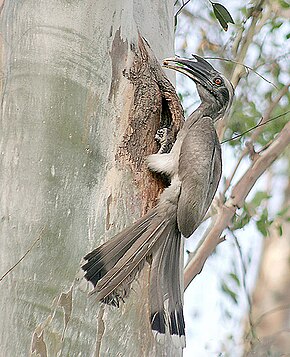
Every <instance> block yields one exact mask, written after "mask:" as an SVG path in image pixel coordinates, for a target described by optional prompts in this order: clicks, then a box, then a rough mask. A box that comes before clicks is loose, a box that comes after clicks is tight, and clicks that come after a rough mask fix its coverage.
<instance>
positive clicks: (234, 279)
mask: <svg viewBox="0 0 290 357" xmlns="http://www.w3.org/2000/svg"><path fill="white" fill-rule="evenodd" d="M229 276H230V277H231V278H232V279H233V281H234V282H235V283H236V284H237V285H238V286H241V282H240V279H239V277H238V276H237V275H236V274H234V273H230V274H229Z"/></svg>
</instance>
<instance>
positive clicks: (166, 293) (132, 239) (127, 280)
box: [82, 207, 184, 345]
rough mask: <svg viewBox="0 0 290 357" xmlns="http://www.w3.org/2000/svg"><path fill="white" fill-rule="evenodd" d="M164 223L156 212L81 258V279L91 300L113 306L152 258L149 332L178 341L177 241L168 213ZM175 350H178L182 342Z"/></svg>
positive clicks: (180, 330) (172, 218)
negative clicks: (87, 283)
mask: <svg viewBox="0 0 290 357" xmlns="http://www.w3.org/2000/svg"><path fill="white" fill-rule="evenodd" d="M169 211H171V212H172V214H168V213H169V212H168V211H167V212H166V213H167V214H166V218H164V215H163V214H160V210H158V208H157V207H156V208H154V209H152V210H151V211H149V212H148V213H147V214H146V215H145V216H143V217H142V218H140V219H139V220H138V221H137V222H136V223H135V224H133V225H132V226H130V227H129V228H127V229H125V230H124V231H122V232H121V233H119V234H117V235H116V236H115V237H113V238H112V239H110V240H109V241H107V242H106V243H104V244H103V245H101V246H100V247H98V248H96V249H95V250H93V251H92V252H91V253H89V254H87V255H86V256H85V259H86V260H87V263H86V264H84V265H83V266H82V269H83V270H84V271H85V272H86V273H85V278H86V279H87V280H88V281H90V282H92V283H93V285H94V287H95V289H94V290H93V291H92V293H96V294H97V299H98V300H99V301H102V302H104V303H106V304H110V305H113V306H117V307H119V304H120V301H123V300H124V298H125V297H126V296H127V295H128V294H129V290H130V284H131V283H132V281H133V280H134V278H135V276H136V274H137V272H138V271H140V269H141V268H142V267H143V264H144V262H145V260H146V258H148V257H149V256H151V255H152V269H151V276H150V301H149V306H150V310H151V327H152V330H153V332H155V333H156V334H157V335H159V336H161V335H162V334H165V332H166V331H169V333H170V334H171V335H172V336H173V337H174V336H175V337H179V338H181V339H182V341H184V319H183V311H182V297H181V292H180V246H181V236H180V232H179V231H178V229H177V227H176V217H175V214H174V212H176V210H174V209H173V208H172V210H169ZM181 345H184V343H183V342H182V343H181Z"/></svg>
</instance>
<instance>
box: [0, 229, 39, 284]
mask: <svg viewBox="0 0 290 357" xmlns="http://www.w3.org/2000/svg"><path fill="white" fill-rule="evenodd" d="M43 231H44V227H43V228H42V229H41V230H40V232H39V235H38V237H37V238H36V239H35V241H34V242H33V243H32V244H31V246H30V247H29V248H28V249H27V251H26V252H25V253H24V254H23V255H22V257H21V258H20V259H19V260H18V261H17V262H16V263H15V264H14V265H12V267H11V268H9V269H8V270H7V271H6V273H5V274H3V275H2V276H1V278H0V282H1V281H2V280H3V279H4V278H5V277H6V276H7V275H8V274H9V273H11V271H12V270H13V269H14V268H16V267H17V265H18V264H20V263H21V262H22V260H23V259H24V258H25V257H26V256H27V254H29V253H30V252H31V250H32V249H33V247H34V246H35V244H36V243H37V242H38V241H39V240H40V239H41V238H42V233H43Z"/></svg>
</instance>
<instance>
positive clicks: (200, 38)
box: [176, 0, 290, 355]
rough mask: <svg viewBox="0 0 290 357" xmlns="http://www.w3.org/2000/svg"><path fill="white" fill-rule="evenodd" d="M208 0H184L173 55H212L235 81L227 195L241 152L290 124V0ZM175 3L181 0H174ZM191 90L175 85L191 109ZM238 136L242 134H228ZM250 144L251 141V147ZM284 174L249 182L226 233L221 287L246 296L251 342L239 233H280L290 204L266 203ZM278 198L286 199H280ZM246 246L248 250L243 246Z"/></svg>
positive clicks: (256, 148)
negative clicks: (226, 266) (228, 249)
mask: <svg viewBox="0 0 290 357" xmlns="http://www.w3.org/2000/svg"><path fill="white" fill-rule="evenodd" d="M210 3H211V5H212V8H211V7H210V6H205V5H206V4H207V1H204V2H202V3H199V2H190V3H187V5H186V9H185V10H184V11H181V12H180V14H179V21H178V26H177V30H176V38H177V40H176V43H177V48H178V54H179V55H181V56H185V57H190V56H191V54H192V53H198V54H199V55H201V56H204V57H207V58H212V59H213V61H212V63H213V65H214V66H215V67H217V68H219V69H220V70H221V71H222V72H223V73H225V74H226V75H227V77H229V78H231V80H232V82H233V83H234V84H235V85H236V98H235V102H234V104H233V109H232V114H231V116H230V118H229V119H228V120H227V122H226V125H225V128H224V131H223V140H225V141H227V142H225V144H223V145H224V147H225V146H227V147H228V148H229V149H230V150H231V152H232V154H233V157H235V160H236V163H235V165H234V167H235V168H234V169H232V168H231V169H230V170H227V165H224V176H225V179H224V182H227V185H228V186H227V187H223V188H224V191H222V192H221V195H224V197H222V199H228V198H229V197H230V194H231V188H232V186H233V185H234V184H235V183H236V182H237V180H238V178H236V176H238V175H237V174H236V171H237V172H238V173H240V171H241V170H243V172H245V168H244V167H245V165H248V164H246V162H249V161H250V160H249V159H248V161H245V157H246V156H248V157H249V156H250V155H249V154H251V155H253V154H255V153H259V152H263V150H264V149H265V148H266V147H267V146H268V145H269V143H271V141H272V140H273V139H274V138H275V137H276V136H277V135H278V134H279V133H280V131H281V130H282V128H283V127H284V126H285V124H286V123H287V122H289V118H290V114H289V110H290V93H289V89H288V90H287V87H286V85H287V84H288V83H287V81H289V65H288V63H289V47H288V48H287V43H286V40H287V39H289V37H290V28H289V25H287V21H286V18H285V17H286V16H287V14H286V11H285V10H286V9H288V7H289V5H288V4H287V2H286V1H284V0H276V1H272V2H267V3H266V2H265V1H263V0H260V1H258V0H256V1H254V2H252V3H251V4H244V3H239V2H235V3H228V2H224V3H225V4H226V6H227V9H226V8H225V7H223V5H222V4H217V3H213V2H211V1H210ZM180 5H182V4H181V3H180V2H179V6H180ZM220 6H222V7H220ZM212 9H213V11H211V10H212ZM218 10H220V11H218ZM230 14H232V15H233V18H234V19H235V24H233V22H234V21H231V20H232V17H231V15H230ZM216 19H218V21H219V22H220V25H221V26H222V27H223V28H224V29H225V30H226V29H228V23H232V24H233V25H231V26H230V27H229V31H228V33H225V32H224V31H223V29H221V28H220V27H219V25H218V24H217V21H216ZM205 29H206V30H205ZM214 58H216V60H214ZM222 58H224V59H225V61H223V60H222ZM240 64H241V65H240ZM243 65H245V66H243ZM190 93H192V88H191V89H189V88H187V85H186V83H185V86H183V87H181V89H180V97H181V98H182V99H183V100H184V103H185V105H186V107H187V108H189V110H188V112H189V111H190V110H191V107H190V105H191V102H192V100H191V101H190V96H191V95H192V94H190ZM264 120H266V121H267V123H264V124H263V126H261V127H260V128H258V129H257V130H256V129H254V130H252V128H253V127H256V126H257V125H259V123H261V122H263V121H264ZM235 136H239V137H238V138H237V139H235V140H232V138H233V137H235ZM248 143H250V144H251V145H250V146H248ZM250 148H252V149H251V150H252V152H251V150H250ZM250 159H251V158H250ZM252 159H254V158H253V157H252ZM283 159H284V161H283V166H284V167H287V165H288V167H290V164H289V152H287V151H286V152H285V154H284V157H283ZM281 160H282V158H281V159H280V161H281ZM241 163H242V164H243V165H244V166H243V165H241ZM285 163H286V164H285ZM241 166H242V167H243V168H241ZM288 170H289V169H288ZM232 174H233V177H232ZM285 174H286V175H287V174H289V172H287V170H284V171H283V172H282V171H278V170H271V175H270V176H271V181H270V183H269V184H268V185H266V180H265V178H263V179H262V181H263V182H262V184H259V189H257V188H255V187H254V189H253V191H254V193H253V194H252V195H251V197H248V199H247V202H246V203H245V204H244V205H243V207H241V208H240V209H239V211H238V214H237V215H236V216H235V218H234V220H233V222H232V223H231V226H230V227H229V229H228V231H227V232H228V233H227V236H229V238H228V240H231V241H232V242H233V243H234V244H233V246H232V249H233V253H232V254H233V255H235V254H237V255H238V257H239V259H232V264H231V271H229V272H228V274H227V275H226V276H223V278H221V281H220V284H219V285H220V290H221V292H222V294H223V295H224V296H225V297H227V298H228V300H229V303H230V304H234V305H235V306H236V307H237V306H239V308H241V304H242V300H243V299H242V296H244V300H246V302H247V306H248V313H249V315H248V318H249V325H250V327H251V329H252V331H251V336H252V337H251V338H252V339H253V340H255V338H256V335H255V331H254V327H253V326H254V322H253V321H252V318H253V317H252V315H251V310H252V301H251V287H250V285H251V286H253V278H252V277H251V275H250V274H249V273H248V272H249V271H252V270H253V264H257V262H255V263H253V259H252V255H253V254H252V253H253V252H252V251H251V248H250V247H249V244H250V243H248V245H247V244H245V243H244V242H243V244H241V238H240V237H243V238H242V240H243V241H244V240H248V241H250V240H253V239H257V237H258V236H262V237H264V239H268V237H269V236H270V235H271V234H272V232H273V231H274V232H277V233H278V235H279V236H281V237H283V234H284V232H283V224H284V222H287V221H288V220H289V216H290V215H289V211H290V208H289V206H287V205H286V206H285V207H282V206H280V207H278V208H276V209H275V210H274V211H273V208H272V207H271V206H272V202H275V200H276V197H275V195H274V194H273V192H274V191H275V192H276V191H277V190H278V189H280V193H281V194H283V192H281V190H283V187H281V188H279V187H277V186H275V183H276V182H278V181H279V182H280V180H281V179H282V177H284V178H285ZM229 180H230V181H229ZM228 181H229V182H228ZM280 204H282V205H283V201H281V203H280ZM249 227H251V232H253V229H254V230H255V233H254V235H253V233H251V234H250V236H248V234H247V233H246V232H247V230H248V229H249ZM244 246H248V248H246V249H245V248H243V247H244ZM220 250H222V248H221V249H220ZM221 254H222V253H221ZM241 267H242V268H241ZM249 284H250V285H249ZM222 306H223V309H224V315H225V316H226V317H227V319H230V320H232V319H234V318H235V316H234V315H235V314H234V313H233V310H231V307H230V305H227V304H222ZM235 311H236V310H235ZM236 338H237V337H234V338H232V339H231V342H228V343H225V344H224V345H226V346H227V351H226V352H227V353H229V354H230V355H233V353H234V352H232V350H231V348H234V344H235V343H237V340H236ZM234 354H235V353H234Z"/></svg>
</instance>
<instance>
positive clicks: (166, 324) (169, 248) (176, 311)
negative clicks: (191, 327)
mask: <svg viewBox="0 0 290 357" xmlns="http://www.w3.org/2000/svg"><path fill="white" fill-rule="evenodd" d="M180 249H181V235H180V232H179V231H178V230H177V229H171V231H170V233H169V235H168V236H167V239H166V240H164V244H163V246H162V247H160V248H159V251H158V253H157V254H156V255H155V257H154V259H155V258H156V261H157V263H158V269H155V266H154V262H153V265H152V276H151V279H150V286H151V289H150V292H151V298H150V301H152V302H154V304H151V327H152V330H153V331H155V334H157V335H158V334H164V333H165V330H166V328H167V329H168V330H169V333H170V335H171V336H172V337H173V341H174V342H175V344H176V345H178V346H181V347H184V346H185V325H184V317H183V309H182V295H181V291H180ZM154 259H153V260H154ZM158 291H162V292H163V296H162V298H161V299H160V297H158V296H156V294H158V293H157V292H158ZM159 339H160V338H159Z"/></svg>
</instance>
